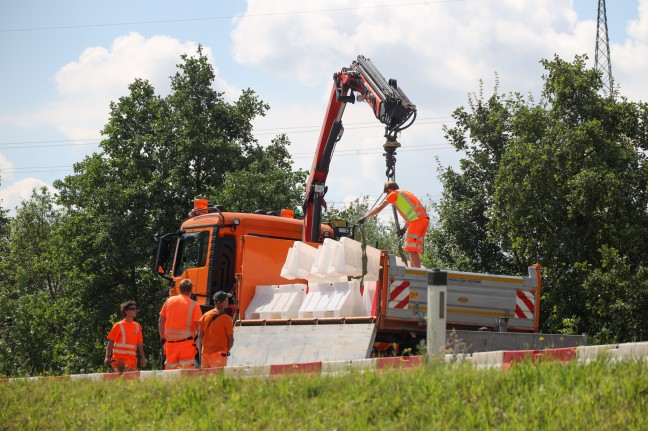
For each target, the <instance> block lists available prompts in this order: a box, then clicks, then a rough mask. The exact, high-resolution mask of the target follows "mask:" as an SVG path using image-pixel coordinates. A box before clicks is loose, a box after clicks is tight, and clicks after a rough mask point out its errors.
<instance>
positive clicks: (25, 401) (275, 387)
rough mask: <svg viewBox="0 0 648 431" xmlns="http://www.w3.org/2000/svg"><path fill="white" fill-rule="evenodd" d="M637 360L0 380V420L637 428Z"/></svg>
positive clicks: (645, 384)
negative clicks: (292, 373) (486, 367)
mask: <svg viewBox="0 0 648 431" xmlns="http://www.w3.org/2000/svg"><path fill="white" fill-rule="evenodd" d="M645 371H646V370H645V363H641V362H622V363H608V362H605V361H597V362H593V363H591V364H589V365H586V366H584V365H581V364H575V363H574V364H568V365H561V364H556V363H536V364H530V363H522V364H519V365H515V366H513V367H512V368H511V369H510V370H508V371H506V372H503V371H500V370H480V369H475V368H472V367H470V366H446V365H433V366H427V367H420V368H416V369H410V370H407V371H403V370H387V371H384V372H381V373H372V372H365V373H359V372H358V373H350V374H344V375H333V376H309V375H296V376H286V377H282V378H274V379H267V378H246V379H237V378H231V377H226V376H222V375H205V376H201V377H189V378H179V379H174V380H172V381H169V380H167V379H155V378H154V379H145V380H127V379H117V380H111V381H89V380H80V381H57V380H49V381H39V382H15V383H11V384H0V399H2V400H3V409H2V410H0V424H2V428H3V429H7V430H13V429H21V430H22V429H38V430H48V429H56V430H58V429H78V428H84V429H119V430H121V429H124V428H132V429H195V430H208V429H212V428H213V427H214V424H215V423H217V424H218V427H219V428H222V429H241V430H248V429H250V430H252V429H263V430H286V429H291V430H292V429H296V430H305V429H308V430H331V429H339V430H376V429H378V430H388V429H396V430H401V429H402V430H406V429H435V430H464V429H466V430H477V429H479V430H481V429H487V430H490V429H506V430H529V429H533V430H567V429H570V430H571V429H591V428H595V429H606V430H607V429H623V430H640V429H645V418H646V417H647V416H648V402H647V401H648V373H646V372H645Z"/></svg>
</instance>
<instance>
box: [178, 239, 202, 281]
mask: <svg viewBox="0 0 648 431" xmlns="http://www.w3.org/2000/svg"><path fill="white" fill-rule="evenodd" d="M208 249H209V231H202V232H189V233H186V234H184V235H182V237H181V238H180V244H179V245H178V253H177V257H176V264H175V271H174V273H173V275H174V276H176V277H179V276H180V275H181V274H182V273H183V272H185V271H186V270H187V269H189V268H199V267H203V266H205V265H206V264H207V252H208Z"/></svg>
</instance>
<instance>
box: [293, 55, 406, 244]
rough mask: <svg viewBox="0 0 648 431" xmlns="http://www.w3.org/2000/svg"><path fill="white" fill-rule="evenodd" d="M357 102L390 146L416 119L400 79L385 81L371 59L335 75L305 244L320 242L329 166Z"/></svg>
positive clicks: (307, 204)
mask: <svg viewBox="0 0 648 431" xmlns="http://www.w3.org/2000/svg"><path fill="white" fill-rule="evenodd" d="M356 93H357V97H356ZM356 100H358V101H365V102H367V103H368V104H369V106H371V109H372V110H373V113H374V115H375V116H376V118H377V119H378V120H379V121H380V122H381V123H383V124H384V125H385V138H386V139H387V143H388V144H389V143H394V144H396V135H397V134H398V132H400V131H401V130H403V129H406V128H407V127H409V126H411V125H412V123H413V122H414V120H415V118H416V106H414V105H413V104H412V102H410V100H409V99H408V98H407V96H406V95H405V93H403V91H402V90H401V89H400V88H399V87H398V84H397V83H396V80H395V79H390V80H389V81H387V80H385V78H384V77H383V76H382V74H381V73H380V72H379V71H378V69H377V68H376V66H374V64H373V63H372V62H371V60H369V59H368V58H365V57H364V56H362V55H360V56H358V59H357V60H356V61H354V62H353V63H352V64H351V67H349V68H346V67H345V68H342V70H341V71H340V72H337V73H335V74H334V75H333V88H332V90H331V95H330V98H329V104H328V108H327V110H326V116H325V117H324V123H323V125H322V131H321V133H320V137H319V141H318V143H317V149H316V151H315V155H314V157H313V165H312V166H311V170H310V175H309V177H308V182H307V183H306V198H305V200H304V204H303V210H304V231H303V241H305V242H318V241H320V222H321V214H322V206H324V207H325V208H326V202H325V201H324V195H325V194H326V190H327V187H326V177H327V176H328V172H329V165H330V164H331V158H332V157H333V151H334V150H335V144H336V143H337V142H338V141H339V140H340V139H341V138H342V134H343V132H344V127H343V126H342V115H343V114H344V108H345V107H346V104H347V103H355V101H356ZM396 145H397V144H396Z"/></svg>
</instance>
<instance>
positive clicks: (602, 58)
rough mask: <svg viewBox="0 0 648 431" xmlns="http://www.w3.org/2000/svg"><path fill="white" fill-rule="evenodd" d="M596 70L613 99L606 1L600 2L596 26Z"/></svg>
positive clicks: (601, 0) (599, 0) (600, 0)
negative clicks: (600, 74)
mask: <svg viewBox="0 0 648 431" xmlns="http://www.w3.org/2000/svg"><path fill="white" fill-rule="evenodd" d="M594 68H595V69H596V70H599V71H600V72H601V73H602V75H603V85H604V86H605V89H606V91H607V93H608V95H609V96H610V97H611V96H612V95H613V94H614V83H613V80H612V62H611V61H610V39H609V38H608V26H607V12H606V9H605V0H598V20H597V24H596V52H595V54H594Z"/></svg>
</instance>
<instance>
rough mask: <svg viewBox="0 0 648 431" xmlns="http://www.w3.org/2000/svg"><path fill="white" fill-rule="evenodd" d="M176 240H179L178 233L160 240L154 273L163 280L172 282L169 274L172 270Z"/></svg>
mask: <svg viewBox="0 0 648 431" xmlns="http://www.w3.org/2000/svg"><path fill="white" fill-rule="evenodd" d="M174 238H177V235H176V233H170V234H166V235H164V236H163V237H162V238H160V241H159V243H158V250H157V255H156V257H155V267H154V270H153V272H154V273H155V274H157V275H159V276H160V277H162V278H166V279H167V280H171V278H170V277H168V276H167V274H168V273H169V272H170V270H171V265H172V260H171V259H172V257H173V245H174V243H175V241H174Z"/></svg>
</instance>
